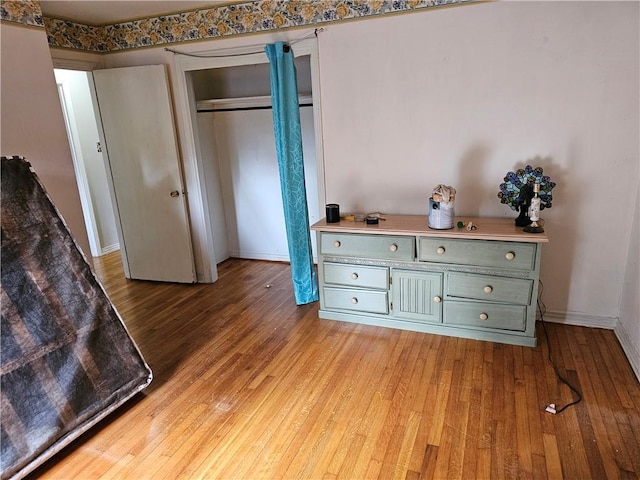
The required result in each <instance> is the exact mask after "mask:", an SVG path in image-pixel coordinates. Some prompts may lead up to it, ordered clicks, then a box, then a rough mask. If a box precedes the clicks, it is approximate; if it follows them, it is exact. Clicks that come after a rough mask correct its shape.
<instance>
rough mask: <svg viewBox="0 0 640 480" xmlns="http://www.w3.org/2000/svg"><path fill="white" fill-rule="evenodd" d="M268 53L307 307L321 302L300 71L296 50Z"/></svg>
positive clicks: (300, 296)
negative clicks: (298, 80) (306, 180)
mask: <svg viewBox="0 0 640 480" xmlns="http://www.w3.org/2000/svg"><path fill="white" fill-rule="evenodd" d="M265 51H266V53H267V57H269V62H270V65H271V69H270V72H271V103H272V106H273V128H274V132H275V139H276V153H277V156H278V169H279V171H280V187H281V190H282V204H283V206H284V217H285V225H286V229H287V243H288V247H289V259H290V261H291V278H292V280H293V290H294V293H295V298H296V304H298V305H303V304H305V303H311V302H315V301H317V300H318V280H317V278H316V269H315V266H314V265H313V254H312V252H311V234H310V231H309V211H308V208H307V193H306V188H305V183H304V162H303V157H302V130H301V128H300V107H299V105H298V87H297V85H296V68H295V65H294V63H293V51H292V50H291V47H290V46H289V45H288V44H285V43H283V42H277V43H275V44H269V45H267V46H266V47H265Z"/></svg>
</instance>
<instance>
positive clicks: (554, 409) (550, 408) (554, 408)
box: [537, 282, 582, 415]
mask: <svg viewBox="0 0 640 480" xmlns="http://www.w3.org/2000/svg"><path fill="white" fill-rule="evenodd" d="M540 287H541V288H540V295H538V300H537V302H538V311H539V312H540V321H541V322H542V329H543V331H544V336H545V339H546V340H547V359H548V360H549V363H550V364H551V366H552V367H553V371H554V372H555V374H556V377H557V379H558V380H559V381H560V382H561V383H564V384H565V385H566V386H567V387H569V389H571V391H572V392H573V393H575V394H576V396H577V397H578V398H577V399H575V400H573V401H572V402H569V403H567V404H566V405H564V406H563V407H560V408H558V406H557V405H556V404H555V403H550V404H548V405H545V408H544V411H545V412H548V413H551V414H553V415H557V414H558V413H562V412H563V411H564V410H566V409H567V408H568V407H571V406H572V405H577V404H578V403H580V402H581V401H582V393H580V391H579V390H578V389H577V388H576V387H574V386H573V385H571V383H570V382H569V380H567V379H566V378H565V377H563V376H562V374H561V373H560V371H559V369H558V366H557V365H556V363H555V362H554V361H553V357H552V356H551V343H550V342H549V334H548V333H547V325H546V324H545V322H544V312H545V311H546V307H545V306H544V303H542V301H541V300H540V297H542V289H543V284H542V282H540Z"/></svg>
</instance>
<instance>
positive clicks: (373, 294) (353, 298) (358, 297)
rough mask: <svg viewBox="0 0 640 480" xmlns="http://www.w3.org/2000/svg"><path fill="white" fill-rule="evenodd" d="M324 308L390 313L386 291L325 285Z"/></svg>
mask: <svg viewBox="0 0 640 480" xmlns="http://www.w3.org/2000/svg"><path fill="white" fill-rule="evenodd" d="M323 293H324V308H326V309H337V310H353V311H358V312H370V313H385V314H386V313H389V302H388V300H387V298H388V297H387V292H386V291H375V290H357V289H355V288H334V287H324V288H323Z"/></svg>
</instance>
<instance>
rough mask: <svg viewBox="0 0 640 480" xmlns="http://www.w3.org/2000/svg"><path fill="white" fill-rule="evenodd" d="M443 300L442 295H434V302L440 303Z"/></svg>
mask: <svg viewBox="0 0 640 480" xmlns="http://www.w3.org/2000/svg"><path fill="white" fill-rule="evenodd" d="M441 301H442V298H441V297H438V296H437V295H436V296H435V297H433V303H440V302H441Z"/></svg>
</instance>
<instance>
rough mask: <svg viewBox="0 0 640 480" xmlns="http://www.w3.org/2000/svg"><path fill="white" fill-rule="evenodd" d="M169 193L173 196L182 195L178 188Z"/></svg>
mask: <svg viewBox="0 0 640 480" xmlns="http://www.w3.org/2000/svg"><path fill="white" fill-rule="evenodd" d="M169 195H171V196H172V197H173V198H175V197H179V196H180V192H179V191H178V190H174V191H173V192H171V193H170V194H169Z"/></svg>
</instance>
